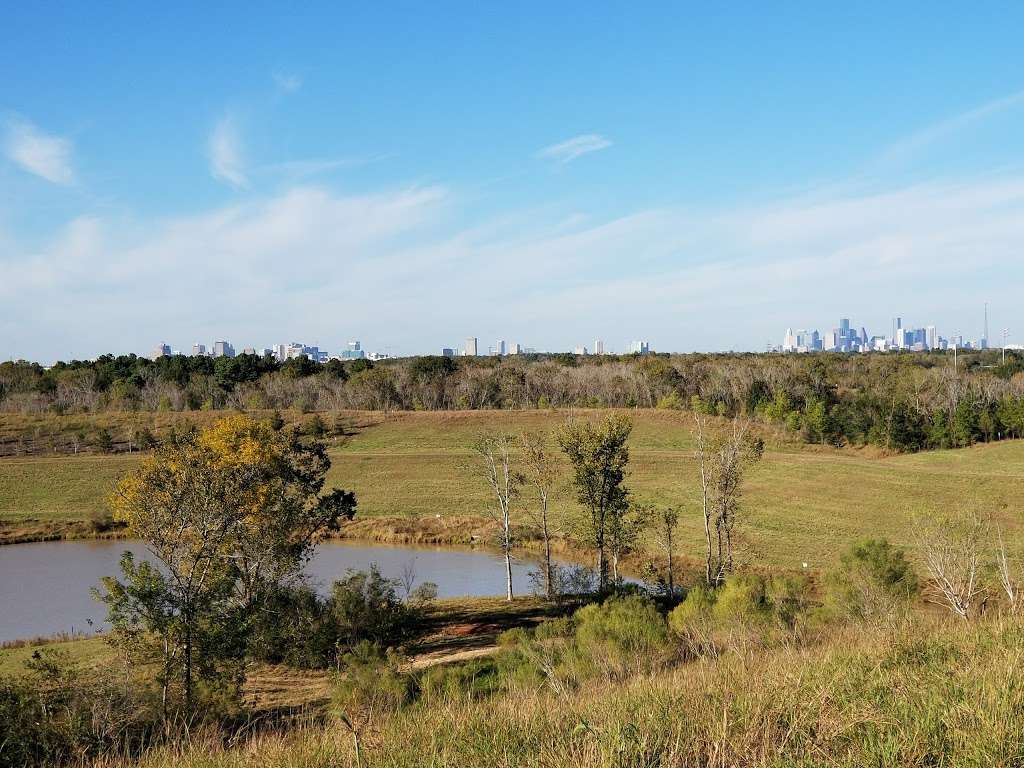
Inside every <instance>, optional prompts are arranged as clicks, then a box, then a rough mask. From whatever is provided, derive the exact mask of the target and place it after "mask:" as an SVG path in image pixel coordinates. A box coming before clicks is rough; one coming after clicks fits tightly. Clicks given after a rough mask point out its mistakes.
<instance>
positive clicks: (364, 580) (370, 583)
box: [328, 565, 414, 648]
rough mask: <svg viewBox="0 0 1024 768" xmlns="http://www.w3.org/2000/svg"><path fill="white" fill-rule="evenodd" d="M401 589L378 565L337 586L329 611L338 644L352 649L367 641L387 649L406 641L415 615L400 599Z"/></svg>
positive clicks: (333, 591)
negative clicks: (381, 571)
mask: <svg viewBox="0 0 1024 768" xmlns="http://www.w3.org/2000/svg"><path fill="white" fill-rule="evenodd" d="M398 586H399V585H398V581H397V580H396V579H386V578H384V577H383V576H381V574H380V571H379V570H378V569H377V566H376V565H371V566H370V570H369V571H350V572H349V573H348V575H347V576H346V577H345V578H344V579H341V580H340V581H336V582H334V586H333V587H332V589H331V596H330V599H329V600H328V611H329V612H330V614H331V617H332V619H333V621H334V626H335V630H336V632H337V637H338V642H339V644H340V645H342V646H343V647H349V648H352V647H355V646H356V645H357V644H358V643H360V642H361V641H364V640H367V641H370V642H372V643H374V644H376V645H379V646H381V647H387V646H393V645H397V644H398V643H399V642H400V641H401V640H402V639H404V637H405V635H406V633H407V632H408V630H409V628H410V625H411V623H412V620H413V618H414V614H413V612H412V611H411V610H410V609H409V608H408V607H407V606H406V605H405V604H404V603H403V602H402V601H401V599H400V598H399V597H398V592H397V590H398Z"/></svg>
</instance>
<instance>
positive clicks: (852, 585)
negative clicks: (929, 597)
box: [826, 539, 918, 619]
mask: <svg viewBox="0 0 1024 768" xmlns="http://www.w3.org/2000/svg"><path fill="white" fill-rule="evenodd" d="M826 584H827V588H828V601H829V608H830V609H831V610H832V611H833V612H836V613H839V614H844V615H847V616H850V617H852V618H858V619H872V618H875V619H877V618H881V617H884V616H887V615H890V614H892V613H893V611H895V610H897V609H899V607H900V606H901V605H902V604H905V603H907V602H908V601H909V600H911V599H912V598H913V597H914V595H916V594H917V591H918V581H917V575H916V574H915V572H914V567H913V565H911V563H910V561H909V560H907V556H906V553H905V552H904V551H903V550H902V549H901V548H899V547H894V546H893V545H892V544H890V543H889V542H888V541H887V540H886V539H869V540H867V541H863V542H860V543H858V544H854V545H853V546H852V547H850V549H849V550H848V551H847V552H845V553H844V554H843V555H842V556H841V558H840V563H839V569H838V570H837V571H835V572H834V573H832V574H830V575H829V577H828V580H827V582H826Z"/></svg>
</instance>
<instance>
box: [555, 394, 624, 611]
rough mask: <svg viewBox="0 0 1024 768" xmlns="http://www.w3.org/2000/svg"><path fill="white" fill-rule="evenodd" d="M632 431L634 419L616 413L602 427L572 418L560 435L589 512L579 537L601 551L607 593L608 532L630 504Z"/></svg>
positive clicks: (579, 495)
mask: <svg viewBox="0 0 1024 768" xmlns="http://www.w3.org/2000/svg"><path fill="white" fill-rule="evenodd" d="M632 431H633V423H632V422H631V421H630V420H629V419H628V418H626V417H625V416H622V415H619V414H613V415H611V416H608V417H607V418H606V419H605V420H604V421H603V422H602V423H601V424H600V425H595V424H592V423H591V422H584V421H570V422H569V423H567V424H565V425H564V426H563V427H562V428H561V429H560V430H559V431H558V434H557V440H558V445H559V447H561V449H562V451H564V452H565V455H566V456H567V457H568V458H569V462H570V464H571V465H572V469H573V486H574V488H575V490H576V500H577V502H578V503H579V504H580V506H581V507H582V510H583V515H582V520H581V521H580V522H581V524H580V525H578V526H577V531H578V534H579V538H580V539H581V540H582V541H583V542H584V543H586V544H587V545H588V546H591V547H593V549H594V551H595V554H596V556H597V574H598V585H599V588H600V590H601V591H602V592H604V591H606V590H607V588H608V562H607V558H606V550H607V546H608V530H609V527H610V525H614V524H615V523H614V520H615V519H616V518H619V517H620V516H622V515H623V514H625V513H626V510H627V509H628V508H629V490H628V489H627V488H626V486H625V477H626V474H625V473H626V465H627V464H628V463H629V448H628V447H627V445H626V442H627V441H628V440H629V435H630V433H631V432H632Z"/></svg>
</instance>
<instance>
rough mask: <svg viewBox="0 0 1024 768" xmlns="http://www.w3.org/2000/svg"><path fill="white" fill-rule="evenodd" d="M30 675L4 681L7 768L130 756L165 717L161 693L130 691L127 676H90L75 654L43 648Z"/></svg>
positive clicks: (0, 706) (2, 748)
mask: <svg viewBox="0 0 1024 768" xmlns="http://www.w3.org/2000/svg"><path fill="white" fill-rule="evenodd" d="M26 667H27V674H26V675H25V676H24V677H23V678H16V679H14V678H0V768H7V767H8V766H11V767H12V768H13V766H19V768H20V767H22V766H53V765H60V764H65V763H70V762H74V763H76V764H77V763H81V762H83V761H85V760H86V759H87V758H90V757H93V756H96V755H99V754H101V753H102V752H104V751H108V750H116V751H119V752H121V753H124V754H128V753H129V752H130V751H131V750H132V749H137V747H138V745H139V744H140V743H141V742H142V741H143V740H144V739H146V738H147V736H148V735H150V734H151V733H152V732H153V730H154V728H155V725H156V722H157V718H158V714H157V713H158V711H159V710H158V703H157V701H158V700H157V698H156V697H155V695H154V691H153V689H152V688H151V687H150V686H148V685H146V684H144V683H141V682H137V683H136V684H133V685H132V686H128V687H126V686H125V685H124V680H123V671H120V670H115V669H111V668H98V669H96V670H92V671H90V672H89V673H88V674H85V673H83V672H82V670H80V669H79V668H78V667H76V666H75V665H73V664H72V663H71V662H70V660H69V658H68V656H67V654H66V653H64V652H63V651H58V650H53V649H40V650H37V651H35V652H34V653H33V655H32V658H31V659H30V660H29V661H28V662H26Z"/></svg>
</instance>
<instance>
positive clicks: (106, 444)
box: [92, 427, 114, 453]
mask: <svg viewBox="0 0 1024 768" xmlns="http://www.w3.org/2000/svg"><path fill="white" fill-rule="evenodd" d="M92 445H93V447H94V448H95V449H96V450H97V451H99V452H100V453H113V451H114V438H113V437H111V435H110V431H109V430H108V429H105V428H104V427H99V428H98V429H97V430H96V431H95V432H94V433H93V435H92Z"/></svg>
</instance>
